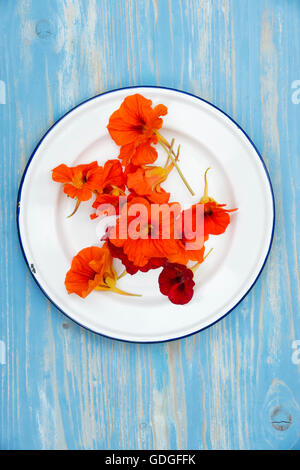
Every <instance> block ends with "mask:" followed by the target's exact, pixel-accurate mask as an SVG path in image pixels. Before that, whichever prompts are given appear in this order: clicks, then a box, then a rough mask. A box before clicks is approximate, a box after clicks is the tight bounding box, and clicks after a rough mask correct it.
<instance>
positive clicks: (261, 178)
mask: <svg viewBox="0 0 300 470" xmlns="http://www.w3.org/2000/svg"><path fill="white" fill-rule="evenodd" d="M137 92H138V93H141V94H143V95H144V96H145V97H146V98H149V99H151V100H152V101H153V104H154V105H157V104H159V103H163V104H164V105H166V106H167V107H168V115H167V116H165V117H164V125H163V128H162V131H161V132H162V134H163V135H164V136H165V137H166V138H168V139H171V138H172V137H175V139H176V143H177V144H178V143H180V144H181V156H180V167H181V169H182V171H183V173H184V175H185V177H186V178H187V180H188V181H189V184H190V185H191V186H192V188H193V189H194V191H195V193H196V195H195V197H191V196H190V194H189V192H188V191H187V189H186V187H185V186H184V185H183V183H182V181H181V179H180V178H179V176H178V174H177V172H176V171H172V172H171V174H170V175H169V178H168V181H167V182H166V183H165V184H164V187H165V189H167V190H169V191H171V193H172V197H173V200H176V201H179V202H180V203H181V204H182V205H183V206H189V205H190V204H192V203H194V202H196V201H199V199H200V197H201V195H202V193H203V174H204V171H205V169H206V168H207V167H208V166H210V167H211V171H210V172H209V175H208V179H209V194H210V196H211V197H213V198H214V199H216V200H217V201H219V202H222V203H226V204H227V207H228V208H234V207H238V208H239V210H238V211H237V212H235V213H233V214H232V216H231V224H230V226H229V227H228V229H227V230H226V232H225V234H223V235H222V236H218V237H210V239H209V241H208V242H207V251H208V249H210V248H211V247H213V248H214V250H213V252H212V253H211V254H210V255H209V257H208V258H207V259H206V261H205V262H204V263H203V264H202V265H201V266H200V268H199V269H198V271H197V273H196V275H195V278H196V287H195V294H194V297H193V299H192V301H191V302H190V303H189V304H187V305H185V306H176V305H173V304H172V303H170V302H169V300H168V299H167V298H166V297H165V296H163V295H161V294H160V292H159V289H158V283H157V278H158V274H159V272H160V270H154V271H150V272H148V273H146V274H144V273H140V274H137V275H135V276H130V275H127V276H125V277H124V278H122V279H121V280H120V282H119V287H120V289H124V290H126V291H128V292H134V293H141V294H142V297H140V298H137V297H123V296H120V295H117V294H113V293H107V292H93V293H92V294H90V295H89V296H88V297H87V298H86V299H84V300H83V299H81V298H79V297H78V296H76V295H74V294H72V295H68V293H67V292H66V290H65V287H64V278H65V274H66V272H67V270H68V269H69V267H70V263H71V260H72V257H73V256H74V255H75V254H76V253H77V252H78V251H80V250H81V249H82V248H84V247H87V246H91V245H95V244H97V242H98V240H99V231H100V232H101V227H100V226H99V222H98V221H97V219H96V220H94V221H90V220H89V214H90V203H83V204H82V205H81V206H80V208H79V210H78V212H77V213H76V215H75V216H74V217H71V218H69V219H68V218H66V216H67V215H68V214H70V213H71V212H72V210H73V207H74V200H72V199H70V198H67V197H65V195H64V193H63V190H62V187H61V185H59V184H58V183H54V182H53V181H52V180H51V169H53V168H54V167H56V166H57V165H59V164H61V163H65V164H67V165H71V166H73V165H78V164H80V163H88V162H91V161H93V160H98V162H99V164H103V163H104V162H105V161H106V160H107V159H109V158H116V157H117V156H118V151H119V149H118V147H117V146H116V145H115V143H114V142H113V141H112V139H111V138H110V136H109V134H108V132H107V130H106V126H107V123H108V119H109V116H110V115H111V114H112V112H113V111H115V110H116V109H117V108H118V107H119V106H120V104H121V102H122V101H123V99H124V98H125V97H126V96H128V95H130V94H134V93H137ZM164 161H165V155H164V151H163V150H159V160H158V162H161V163H162V162H164ZM17 223H18V231H19V238H20V243H21V246H22V250H23V253H24V256H25V260H26V263H27V264H28V266H29V268H30V269H31V272H32V275H33V277H34V279H35V280H36V282H37V283H38V285H39V286H40V288H41V289H42V291H43V292H44V294H45V295H46V296H47V297H48V298H49V299H50V300H51V302H53V304H54V305H56V307H57V308H59V309H60V310H61V311H62V312H63V313H65V314H66V315H67V316H68V317H70V318H71V319H72V320H74V321H75V322H77V323H79V324H80V325H81V326H83V327H85V328H88V329H89V330H92V331H94V332H96V333H100V334H102V335H105V336H109V337H111V338H115V339H120V340H124V341H134V342H156V341H168V340H173V339H177V338H181V337H184V336H187V335H190V334H192V333H195V332H198V331H200V330H202V329H204V328H206V327H208V326H210V325H212V324H213V323H215V322H216V321H218V320H219V319H220V318H222V317H224V316H225V315H226V314H227V313H229V312H230V311H231V310H232V309H233V308H234V307H235V306H236V305H237V304H238V303H239V302H240V301H241V300H242V299H243V297H244V296H245V295H246V294H247V292H249V290H250V289H251V287H252V286H253V284H254V283H255V281H256V279H257V278H258V276H259V274H260V272H261V270H262V268H263V266H264V263H265V261H266V258H267V256H268V253H269V250H270V246H271V242H272V235H273V227H274V201H273V194H272V187H271V183H270V179H269V176H268V173H267V170H266V168H265V166H264V163H263V161H262V158H261V156H260V155H259V153H258V151H257V150H256V148H255V146H254V145H253V143H252V142H251V141H250V139H249V138H248V137H247V135H246V134H245V132H244V131H243V130H242V129H241V128H240V127H239V126H238V125H237V124H236V123H235V122H234V121H233V120H232V119H231V118H230V117H229V116H227V115H226V114H224V113H223V112H222V111H220V110H219V109H217V108H216V107H214V106H213V105H211V104H209V103H208V102H206V101H204V100H202V99H200V98H197V97H195V96H192V95H189V94H187V93H184V92H180V91H176V90H172V89H166V88H156V87H136V88H127V89H120V90H115V91H111V92H108V93H105V94H103V95H100V96H96V97H95V98H92V99H90V100H88V101H86V102H84V103H82V104H80V105H79V106H77V107H76V108H74V109H73V110H72V111H70V112H69V113H67V114H66V115H65V116H64V117H63V118H62V119H60V120H59V121H58V122H57V123H56V124H54V125H53V126H52V127H51V129H50V130H49V131H48V132H47V133H46V135H45V136H44V137H43V139H42V140H41V141H40V143H39V144H38V146H37V147H36V149H35V151H34V152H33V154H32V156H31V158H30V160H29V162H28V165H27V167H26V169H25V172H24V175H23V178H22V182H21V185H20V189H19V195H18V210H17ZM117 267H118V269H119V270H121V265H118V266H117Z"/></svg>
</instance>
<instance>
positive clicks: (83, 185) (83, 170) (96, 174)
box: [52, 162, 101, 201]
mask: <svg viewBox="0 0 300 470" xmlns="http://www.w3.org/2000/svg"><path fill="white" fill-rule="evenodd" d="M100 177H101V173H100V167H99V166H98V163H97V162H92V163H89V164H87V165H77V166H75V167H68V166H67V165H64V164H62V165H59V166H57V167H56V168H54V169H53V170H52V179H53V180H54V181H57V182H58V183H63V184H64V192H65V193H66V194H67V195H68V196H70V197H71V198H76V199H77V200H78V201H88V200H89V199H90V198H91V197H92V194H93V191H94V190H95V189H96V188H97V186H98V185H99V182H100Z"/></svg>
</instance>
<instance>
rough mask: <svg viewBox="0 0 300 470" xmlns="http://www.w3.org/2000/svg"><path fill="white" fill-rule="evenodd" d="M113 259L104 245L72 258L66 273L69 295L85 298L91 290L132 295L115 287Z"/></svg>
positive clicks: (84, 251)
mask: <svg viewBox="0 0 300 470" xmlns="http://www.w3.org/2000/svg"><path fill="white" fill-rule="evenodd" d="M112 262H113V258H112V256H111V254H110V251H109V249H108V247H107V243H105V244H104V245H103V246H102V247H101V248H100V247H98V246H91V247H88V248H84V249H83V250H81V251H80V252H79V253H78V254H77V255H76V256H74V258H73V261H72V265H71V269H70V270H69V271H68V272H67V275H66V279H65V286H66V289H67V291H68V293H69V294H77V295H79V296H80V297H82V298H85V297H87V296H88V295H89V294H90V293H91V292H92V291H93V290H104V291H108V290H109V291H112V292H116V293H117V294H122V295H133V294H128V293H127V292H124V291H121V290H120V289H118V288H117V287H116V282H117V274H116V271H115V270H114V268H113V265H112Z"/></svg>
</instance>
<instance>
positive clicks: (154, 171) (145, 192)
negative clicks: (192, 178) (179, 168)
mask: <svg viewBox="0 0 300 470" xmlns="http://www.w3.org/2000/svg"><path fill="white" fill-rule="evenodd" d="M172 168H173V163H171V164H170V165H169V166H168V167H167V168H162V167H160V166H149V165H143V166H141V167H139V168H137V169H136V170H135V171H133V172H132V173H129V174H128V175H127V186H128V188H129V189H130V190H132V191H134V193H135V194H137V195H139V196H146V197H147V199H149V201H151V202H155V203H158V204H163V203H166V202H168V201H169V199H170V193H167V192H166V191H165V190H164V189H163V188H161V186H160V185H161V183H163V182H164V181H165V180H166V179H167V176H168V174H169V173H170V171H171V170H172Z"/></svg>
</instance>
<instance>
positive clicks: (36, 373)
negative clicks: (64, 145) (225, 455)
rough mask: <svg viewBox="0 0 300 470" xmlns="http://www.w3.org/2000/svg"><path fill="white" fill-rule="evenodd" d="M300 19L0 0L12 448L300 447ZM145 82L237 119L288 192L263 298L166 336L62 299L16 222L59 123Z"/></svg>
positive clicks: (178, 1) (2, 270) (4, 407)
mask: <svg viewBox="0 0 300 470" xmlns="http://www.w3.org/2000/svg"><path fill="white" fill-rule="evenodd" d="M299 28H300V4H299V2H298V0H289V1H288V2H287V1H286V0H260V1H257V2H254V1H253V0H216V1H214V2H211V1H209V0H153V1H151V0H43V1H42V2H41V1H40V0H8V1H7V0H0V37H1V49H0V80H1V81H2V82H4V84H5V87H4V88H5V91H6V100H5V102H6V103H5V104H2V103H3V100H0V121H1V124H0V149H1V165H0V178H1V186H0V230H1V236H0V313H1V316H0V341H2V343H1V348H2V347H3V346H2V344H3V343H4V344H5V348H6V361H2V362H5V364H4V363H2V362H1V360H0V377H1V379H0V380H1V382H0V448H1V449H108V448H112V449H123V448H124V449H148V448H150V449H164V448H165V449H245V448H246V449H258V448H259V449H271V448H275V449H280V448H282V449H290V448H293V449H297V448H298V449H300V439H299V438H300V398H299V387H300V374H299V373H300V365H299V364H298V365H297V364H294V363H293V362H292V353H293V349H292V342H293V340H295V339H300V318H299V315H300V313H299V300H300V299H299V297H300V291H299V286H300V283H299V268H298V266H299V259H298V253H297V243H298V241H299V224H298V225H297V221H299V216H298V215H297V209H298V207H299V189H300V188H299V152H300V143H299V142H300V141H299V117H300V105H297V104H293V101H292V92H293V90H292V88H291V84H292V82H293V81H295V80H298V79H300V76H299V73H300V39H299ZM142 84H147V85H162V86H170V87H175V88H179V89H183V90H186V91H189V92H191V93H195V94H197V95H199V96H201V97H203V98H205V99H208V100H210V101H211V102H212V103H214V104H216V105H217V106H219V107H221V108H222V109H224V111H226V112H227V113H228V114H229V115H231V116H232V117H233V118H234V119H236V120H237V122H238V123H239V124H240V125H241V126H242V127H243V128H244V129H245V131H246V132H247V133H248V134H249V136H250V137H251V138H252V139H253V141H254V142H255V144H256V145H257V147H258V149H259V150H260V151H261V152H262V153H263V157H264V160H265V162H266V165H267V167H268V169H269V172H270V176H271V179H272V183H273V186H274V192H275V198H276V230H275V237H274V243H273V248H272V251H271V255H270V258H269V260H268V262H267V264H266V267H265V269H264V271H263V273H262V275H261V277H260V279H259V281H258V282H257V283H256V285H255V287H254V288H253V289H252V291H251V292H250V293H249V295H248V296H247V297H246V298H245V299H244V300H243V302H242V303H241V304H240V305H239V306H238V307H237V308H236V309H235V310H234V311H233V312H232V313H231V314H230V315H229V316H227V317H226V318H225V319H223V320H222V321H221V322H219V323H217V324H216V325H214V326H213V327H211V328H210V329H208V330H205V331H203V332H201V333H200V334H197V335H195V336H192V337H189V338H187V339H184V340H181V341H175V342H171V343H168V344H155V345H134V344H127V343H121V342H117V341H112V340H109V339H106V338H102V337H100V336H97V335H94V334H92V333H90V332H87V331H85V330H84V329H82V328H80V327H79V326H77V325H76V324H74V323H72V322H71V321H70V320H68V319H67V318H66V317H64V316H63V315H62V314H61V313H60V312H58V311H57V310H56V309H55V308H54V307H53V306H52V305H50V304H49V302H48V301H47V300H46V298H45V297H44V296H43V294H42V293H41V292H40V290H39V289H38V287H37V286H36V285H35V283H34V282H33V280H32V278H31V276H30V273H29V272H28V271H27V268H26V266H25V263H24V260H23V258H22V254H21V250H20V249H19V246H18V239H17V232H16V223H15V203H16V194H17V188H18V185H19V182H20V178H21V175H22V172H23V170H24V167H25V164H26V162H27V160H28V159H29V156H30V154H31V152H32V150H33V148H34V147H35V145H36V143H37V142H38V141H39V139H40V138H41V137H42V135H43V134H44V133H45V131H46V130H47V128H48V127H49V125H51V124H52V123H53V122H54V121H55V120H57V119H58V118H59V117H60V116H62V115H63V114H64V113H65V112H67V111H68V110H69V109H70V108H72V107H73V106H75V105H76V104H78V103H79V102H81V101H83V100H84V99H87V98H89V97H91V96H93V95H95V94H97V93H101V92H103V91H107V90H110V89H113V88H117V87H123V86H129V85H142ZM1 89H3V85H1ZM253 191H255V188H253ZM249 197H251V195H249Z"/></svg>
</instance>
